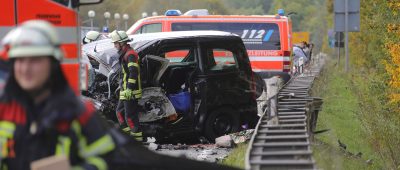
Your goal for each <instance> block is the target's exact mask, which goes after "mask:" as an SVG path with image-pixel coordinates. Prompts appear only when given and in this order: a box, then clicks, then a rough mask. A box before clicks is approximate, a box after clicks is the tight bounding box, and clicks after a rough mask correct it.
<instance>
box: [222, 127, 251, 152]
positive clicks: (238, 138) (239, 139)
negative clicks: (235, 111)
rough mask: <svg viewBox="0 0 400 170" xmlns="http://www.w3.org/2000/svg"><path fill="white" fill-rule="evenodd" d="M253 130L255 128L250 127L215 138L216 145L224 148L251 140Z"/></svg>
mask: <svg viewBox="0 0 400 170" xmlns="http://www.w3.org/2000/svg"><path fill="white" fill-rule="evenodd" d="M253 132H254V129H248V130H243V131H240V132H236V133H231V134H229V135H224V136H221V137H218V138H216V139H215V145H216V146H218V147H223V148H232V147H234V146H235V145H236V144H239V143H243V142H246V141H248V140H250V139H251V136H252V135H253Z"/></svg>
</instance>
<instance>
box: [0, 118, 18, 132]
mask: <svg viewBox="0 0 400 170" xmlns="http://www.w3.org/2000/svg"><path fill="white" fill-rule="evenodd" d="M0 130H1V131H4V132H5V133H9V134H11V135H13V134H14V131H15V124H14V123H12V122H9V121H0Z"/></svg>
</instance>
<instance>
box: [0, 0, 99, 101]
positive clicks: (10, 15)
mask: <svg viewBox="0 0 400 170" xmlns="http://www.w3.org/2000/svg"><path fill="white" fill-rule="evenodd" d="M101 2H102V0H2V1H1V5H0V11H1V14H2V17H0V39H3V37H4V36H5V35H6V34H7V33H8V32H9V31H10V30H12V29H13V28H15V27H16V26H18V25H19V24H21V23H22V22H24V21H27V20H37V19H39V20H46V21H48V22H50V23H52V24H53V25H54V26H55V27H56V29H57V31H58V32H59V36H60V40H61V43H62V44H61V48H62V49H63V51H64V59H63V61H62V68H63V71H64V74H65V76H66V79H67V81H68V82H69V83H70V85H71V87H72V89H73V90H74V91H75V92H76V94H80V91H81V90H86V89H87V88H88V87H87V75H88V74H87V65H85V64H83V63H81V62H80V44H81V43H80V41H81V38H80V37H79V35H80V34H79V33H80V21H79V15H78V12H77V8H78V7H79V6H81V5H89V4H97V3H101ZM0 50H1V51H2V53H1V58H0V60H7V56H6V54H7V44H3V43H2V44H0ZM1 81H2V80H1V77H0V82H1ZM3 81H4V80H3ZM0 90H1V87H0Z"/></svg>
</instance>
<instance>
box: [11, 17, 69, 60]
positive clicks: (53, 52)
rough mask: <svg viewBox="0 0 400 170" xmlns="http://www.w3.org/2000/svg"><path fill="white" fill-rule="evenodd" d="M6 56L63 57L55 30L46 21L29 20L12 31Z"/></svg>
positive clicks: (59, 58)
mask: <svg viewBox="0 0 400 170" xmlns="http://www.w3.org/2000/svg"><path fill="white" fill-rule="evenodd" d="M11 34H12V38H11V39H10V50H9V52H8V57H9V58H10V59H12V58H19V57H40V56H53V57H54V58H55V59H56V60H59V61H60V60H61V59H62V58H63V53H62V51H61V49H60V47H59V46H60V41H59V38H58V34H57V30H56V29H55V28H54V27H53V26H52V25H51V24H50V23H49V22H47V21H43V20H31V21H27V22H24V23H23V24H22V25H21V26H20V27H18V28H16V29H14V30H13V31H12V33H11Z"/></svg>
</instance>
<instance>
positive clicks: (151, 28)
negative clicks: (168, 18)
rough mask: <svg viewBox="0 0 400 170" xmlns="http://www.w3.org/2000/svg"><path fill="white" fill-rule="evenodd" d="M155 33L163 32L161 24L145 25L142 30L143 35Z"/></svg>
mask: <svg viewBox="0 0 400 170" xmlns="http://www.w3.org/2000/svg"><path fill="white" fill-rule="evenodd" d="M154 32H161V24H160V23H156V24H147V25H143V26H142V28H141V33H142V34H145V33H154Z"/></svg>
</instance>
